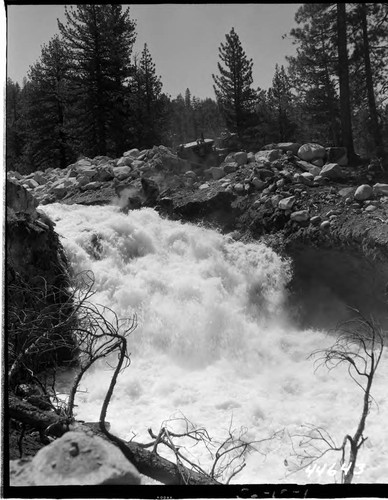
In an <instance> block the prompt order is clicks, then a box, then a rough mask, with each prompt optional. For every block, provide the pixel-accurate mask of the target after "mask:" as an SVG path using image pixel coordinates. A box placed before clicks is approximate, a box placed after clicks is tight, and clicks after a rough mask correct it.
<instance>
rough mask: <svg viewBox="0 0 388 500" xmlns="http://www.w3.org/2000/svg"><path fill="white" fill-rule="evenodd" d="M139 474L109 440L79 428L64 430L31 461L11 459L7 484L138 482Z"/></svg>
mask: <svg viewBox="0 0 388 500" xmlns="http://www.w3.org/2000/svg"><path fill="white" fill-rule="evenodd" d="M140 482H141V480H140V475H139V473H138V471H137V469H136V468H135V466H134V465H132V464H131V463H130V462H129V460H128V459H127V458H126V457H125V456H124V454H123V453H122V452H121V451H120V450H119V449H118V448H117V447H116V446H114V445H113V444H112V443H109V442H108V441H106V440H104V439H102V438H100V437H98V436H89V435H87V434H85V433H82V432H67V433H66V434H64V436H62V437H61V438H59V439H56V440H55V441H54V442H53V443H51V444H50V445H48V446H45V447H44V448H42V449H41V450H39V451H38V453H37V454H36V455H35V456H34V458H33V459H32V460H31V461H25V460H24V461H23V460H12V461H11V464H10V483H11V486H66V485H76V486H83V485H98V484H101V485H102V484H122V485H133V484H140Z"/></svg>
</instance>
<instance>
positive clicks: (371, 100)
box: [347, 3, 388, 157]
mask: <svg viewBox="0 0 388 500" xmlns="http://www.w3.org/2000/svg"><path fill="white" fill-rule="evenodd" d="M347 18H348V47H349V51H350V55H349V71H350V87H351V91H352V96H351V97H352V107H353V110H354V112H353V114H354V115H355V117H354V120H353V125H354V127H353V128H354V134H355V139H356V140H357V143H358V144H359V145H360V146H361V150H363V152H364V153H367V154H376V155H377V156H379V157H384V156H385V151H384V136H383V134H382V128H383V121H382V117H383V109H382V106H381V104H382V103H383V102H384V100H385V99H387V98H388V86H387V85H386V82H387V80H388V6H387V5H386V4H365V3H360V4H350V8H349V9H348V10H347Z"/></svg>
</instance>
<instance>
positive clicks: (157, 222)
mask: <svg viewBox="0 0 388 500" xmlns="http://www.w3.org/2000/svg"><path fill="white" fill-rule="evenodd" d="M41 208H42V210H44V211H45V212H46V213H47V214H48V215H49V216H50V217H51V218H52V219H53V220H54V221H55V222H56V231H57V232H58V233H59V235H60V236H61V237H62V243H63V245H64V248H65V250H66V253H67V255H68V258H69V260H70V262H71V264H72V268H73V269H74V271H75V272H79V271H83V270H87V269H89V270H92V271H93V273H94V275H95V279H96V282H95V289H96V290H97V293H96V295H95V296H94V298H93V300H94V301H95V302H96V303H99V304H104V305H106V306H109V307H110V308H112V309H114V310H115V311H116V312H117V314H118V316H119V317H130V316H132V314H133V313H136V314H137V317H138V327H137V329H136V330H135V331H134V332H133V333H132V334H131V337H130V339H129V351H130V352H131V361H132V362H131V365H130V367H129V368H128V369H127V370H126V371H124V372H123V373H122V374H121V375H120V378H119V382H118V384H117V386H116V388H115V392H114V397H113V399H112V402H111V404H110V407H109V412H108V420H109V421H110V422H111V425H112V431H113V432H115V433H117V434H118V435H120V436H121V437H123V438H124V439H131V438H133V436H134V435H136V440H137V441H149V435H148V432H147V429H148V428H149V427H151V428H152V429H153V431H154V432H156V433H157V432H158V430H159V428H160V425H161V424H162V422H163V421H165V420H167V419H169V418H170V417H174V416H177V417H179V416H180V415H181V414H184V415H185V416H186V417H187V418H188V419H189V420H190V421H191V422H193V423H195V424H196V425H198V426H205V427H206V428H207V430H208V432H209V434H210V435H211V436H214V437H219V438H222V437H226V436H227V431H228V428H229V426H230V422H231V419H232V427H233V428H236V429H238V428H240V427H241V426H244V427H246V428H247V429H248V431H247V436H246V437H249V438H250V439H252V440H260V439H263V438H266V437H268V436H269V435H271V434H272V433H274V432H276V431H280V430H282V429H289V430H290V431H291V430H292V429H294V428H295V426H298V425H300V424H303V423H306V422H309V423H312V424H315V425H319V426H322V427H324V428H326V429H327V430H328V431H329V432H330V433H331V434H332V435H333V437H335V438H336V440H337V441H338V443H340V442H342V439H343V437H344V435H345V434H346V433H353V432H354V431H355V428H356V425H357V423H358V419H359V415H360V411H361V405H362V393H361V391H360V390H359V389H358V388H357V386H356V385H355V384H354V382H352V381H351V379H350V378H349V376H348V374H347V372H346V370H345V369H342V368H341V367H339V368H337V369H336V370H333V371H332V372H328V371H327V370H325V369H322V370H319V371H318V372H314V366H313V362H312V360H311V359H307V357H308V355H309V354H310V353H311V352H312V351H314V350H315V349H319V348H324V347H327V346H329V345H331V344H332V343H333V338H330V337H329V336H328V335H327V333H326V332H323V331H315V330H305V331H301V330H300V329H298V328H297V327H296V326H293V325H292V324H291V322H290V319H289V318H288V316H287V311H285V307H284V304H285V300H286V298H287V292H286V287H287V283H288V282H289V280H290V278H291V266H290V262H287V261H285V260H282V259H281V258H280V257H279V256H278V255H277V254H276V253H274V252H273V251H272V250H271V249H269V248H268V247H266V246H265V245H264V244H262V243H250V244H243V243H241V242H236V241H233V240H231V239H230V238H228V237H227V236H223V235H221V234H219V233H217V232H216V231H212V230H209V229H204V228H201V227H198V226H195V225H190V224H182V223H179V222H176V221H168V220H165V219H162V218H161V217H160V216H159V215H158V214H157V213H156V212H155V211H154V210H152V209H142V210H136V211H132V212H130V213H129V214H128V215H124V214H122V213H120V212H119V209H118V208H117V207H114V206H104V207H84V206H77V205H72V206H66V205H61V204H53V205H46V206H44V207H41ZM96 237H97V240H98V241H99V258H97V259H96V254H95V252H94V251H93V245H92V243H91V242H92V239H93V238H94V239H95V240H96ZM384 356H385V357H384V359H383V360H382V362H381V367H380V369H379V373H378V375H377V377H376V380H375V384H374V391H373V394H374V397H375V399H376V401H377V402H378V403H379V410H377V409H376V407H373V408H372V412H371V414H370V415H369V417H368V421H367V429H366V433H365V434H366V435H367V436H369V439H368V440H367V441H366V443H365V445H364V446H363V448H362V449H361V451H360V456H359V463H364V464H365V470H364V471H363V472H362V474H361V475H359V476H355V478H354V482H357V481H358V482H386V481H387V479H388V470H387V467H388V466H387V464H388V460H387V458H388V437H387V433H386V432H385V427H384V422H387V421H388V418H387V416H388V415H387V413H388V400H387V394H386V387H387V386H388V369H387V353H385V355H384ZM108 370H109V369H108V367H107V366H106V365H99V366H98V367H97V368H96V369H95V370H93V371H92V372H90V373H88V374H87V375H86V376H85V379H84V380H83V387H82V388H83V389H85V390H87V392H85V393H84V392H83V393H80V394H79V395H78V397H77V401H76V402H77V404H78V409H77V417H78V418H83V419H87V420H97V419H98V417H99V413H100V408H101V402H102V400H103V398H104V396H105V392H106V388H107V385H108V383H109V380H110V372H109V371H108ZM180 423H181V421H177V422H176V425H177V426H178V427H179V424H180ZM257 448H258V449H259V450H260V451H261V452H262V453H263V454H258V453H254V454H251V455H250V456H249V457H248V458H247V466H246V467H245V468H244V469H243V471H242V472H241V473H240V474H239V475H238V476H236V478H234V481H235V482H238V483H250V482H251V483H260V482H263V483H278V482H286V483H287V482H298V483H308V482H333V477H330V476H328V475H325V474H322V475H321V477H318V476H315V477H314V476H310V477H308V476H307V475H306V472H305V471H299V472H297V473H296V474H293V475H291V476H289V477H286V476H285V474H286V473H287V469H286V467H285V465H284V459H287V460H289V457H290V453H291V452H292V450H291V445H290V441H289V438H288V437H287V433H283V434H282V437H279V438H277V439H274V440H271V441H269V442H265V443H262V444H259V445H257ZM191 453H193V454H194V455H195V454H196V450H195V449H194V450H191ZM166 456H168V455H166ZM338 459H339V456H338V455H336V454H333V455H332V456H330V454H329V455H326V456H325V458H324V459H323V462H326V463H327V465H328V466H330V465H331V464H332V463H336V462H337V460H338ZM200 460H201V464H202V465H203V466H206V465H207V464H208V463H209V460H210V459H209V458H208V457H207V456H205V454H203V455H201V456H200ZM337 479H339V476H337ZM232 482H233V481H232Z"/></svg>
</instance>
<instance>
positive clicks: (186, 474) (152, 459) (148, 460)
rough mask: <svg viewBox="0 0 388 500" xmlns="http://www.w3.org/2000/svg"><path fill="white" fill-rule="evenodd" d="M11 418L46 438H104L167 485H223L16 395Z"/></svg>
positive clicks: (11, 401)
mask: <svg viewBox="0 0 388 500" xmlns="http://www.w3.org/2000/svg"><path fill="white" fill-rule="evenodd" d="M8 415H9V417H10V418H12V419H14V420H17V421H19V422H23V423H25V424H27V425H30V426H31V427H34V428H35V429H37V430H39V431H40V432H43V433H44V434H45V435H51V436H55V437H59V436H61V435H63V434H64V433H65V432H67V431H68V430H76V431H83V432H87V433H93V434H97V435H99V436H101V437H104V438H105V439H107V440H109V441H111V442H112V443H114V444H115V445H116V446H118V447H119V448H120V450H121V451H122V452H123V454H124V455H125V456H126V458H127V459H128V460H129V461H130V462H131V463H132V464H133V465H134V466H135V467H136V468H137V470H138V471H139V472H140V473H141V474H144V475H146V476H148V477H151V478H152V479H155V480H156V481H160V482H161V483H163V484H168V485H171V484H188V485H196V484H199V485H208V484H220V483H219V482H218V481H216V480H214V479H212V478H211V477H209V476H206V475H204V474H200V473H198V472H196V471H194V470H190V469H188V468H187V467H185V466H183V465H180V466H179V467H178V465H176V464H174V463H173V462H170V461H169V460H167V459H165V458H163V457H161V456H160V455H158V454H157V453H155V452H151V451H148V450H146V449H145V448H144V445H142V444H141V443H136V442H134V441H129V442H126V441H123V440H122V439H120V438H118V437H117V436H114V435H113V434H110V433H109V432H102V431H101V430H100V429H99V428H98V426H96V424H92V425H88V424H87V423H85V422H77V421H73V422H71V423H68V422H66V419H64V417H63V416H60V415H57V414H56V413H55V412H50V411H43V410H40V409H39V408H36V407H35V406H33V405H31V404H30V403H27V402H26V401H23V400H21V399H19V398H18V397H17V396H15V395H13V394H10V395H9V398H8Z"/></svg>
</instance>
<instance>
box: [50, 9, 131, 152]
mask: <svg viewBox="0 0 388 500" xmlns="http://www.w3.org/2000/svg"><path fill="white" fill-rule="evenodd" d="M65 16H66V24H63V23H61V22H60V21H58V27H59V30H60V33H61V35H62V37H63V39H64V41H65V43H66V45H67V47H68V50H69V52H70V54H71V58H72V61H73V66H72V75H71V84H72V92H73V94H74V96H73V102H75V103H76V105H75V106H74V109H73V112H74V114H75V115H77V118H76V120H75V122H76V124H77V135H78V137H79V148H80V149H81V150H83V152H84V153H85V154H88V155H92V156H93V155H97V154H103V155H105V154H107V153H109V154H117V153H119V154H120V153H121V152H122V151H121V149H122V148H123V135H122V134H123V133H122V132H121V134H118V131H120V130H121V131H123V130H124V129H125V127H126V124H125V110H123V109H122V107H123V103H124V102H126V101H125V95H126V93H127V88H126V86H125V83H126V82H127V80H128V78H129V77H130V75H131V52H132V47H133V44H134V42H135V36H136V34H135V26H136V25H135V22H134V21H133V20H131V19H130V16H129V8H127V9H125V10H124V11H123V9H122V5H118V4H117V5H116V4H114V5H112V4H106V5H94V4H88V5H77V6H76V9H74V8H73V7H70V9H68V8H67V7H66V8H65Z"/></svg>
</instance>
